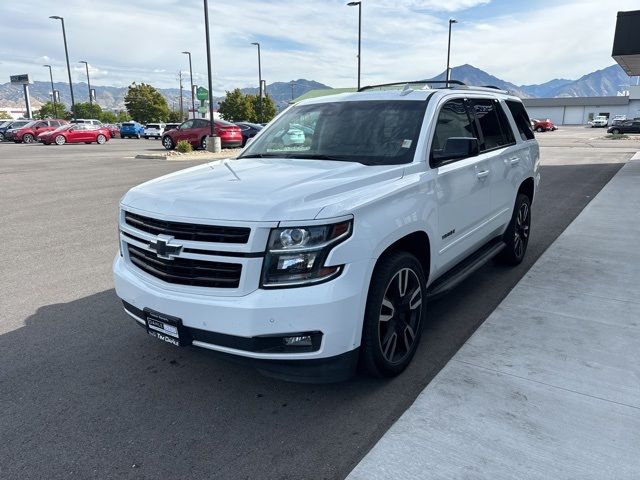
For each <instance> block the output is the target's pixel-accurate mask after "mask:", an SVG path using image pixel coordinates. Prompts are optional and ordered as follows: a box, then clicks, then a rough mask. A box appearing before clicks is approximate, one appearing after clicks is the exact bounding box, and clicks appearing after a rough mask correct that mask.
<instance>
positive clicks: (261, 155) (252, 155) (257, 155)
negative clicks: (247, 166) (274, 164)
mask: <svg viewBox="0 0 640 480" xmlns="http://www.w3.org/2000/svg"><path fill="white" fill-rule="evenodd" d="M278 157H282V155H281V154H279V153H249V154H247V155H240V156H239V157H238V159H240V158H278Z"/></svg>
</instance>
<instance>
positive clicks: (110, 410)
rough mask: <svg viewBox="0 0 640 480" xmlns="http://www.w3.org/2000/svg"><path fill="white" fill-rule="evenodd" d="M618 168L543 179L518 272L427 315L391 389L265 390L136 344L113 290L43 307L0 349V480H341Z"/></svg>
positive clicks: (188, 357)
mask: <svg viewBox="0 0 640 480" xmlns="http://www.w3.org/2000/svg"><path fill="white" fill-rule="evenodd" d="M618 168H620V165H615V164H611V165H604V164H591V165H579V166H576V165H573V166H545V167H543V175H544V177H543V178H544V179H545V180H544V182H543V184H542V186H541V189H540V192H539V198H537V199H536V203H534V207H533V215H534V219H535V220H534V221H536V222H537V223H536V229H535V230H534V231H533V234H532V241H531V244H530V246H529V252H528V254H527V257H526V259H525V262H524V263H523V264H522V265H520V266H519V267H517V268H513V269H509V268H506V267H502V266H499V265H496V264H494V263H492V262H490V263H489V264H487V265H485V266H484V267H483V268H482V269H480V270H479V271H478V272H476V273H475V274H474V275H473V276H472V277H470V278H469V279H468V280H467V281H465V282H464V283H463V284H461V285H460V286H459V287H458V288H457V289H456V290H454V291H453V292H451V293H450V294H448V295H447V296H445V297H442V298H441V299H439V300H437V301H435V302H431V303H430V304H429V305H428V315H429V319H428V322H427V324H426V325H425V328H424V332H423V338H422V342H421V345H420V347H419V349H418V352H417V354H416V357H415V359H414V361H413V363H412V364H411V365H410V367H409V368H408V369H407V371H406V372H404V373H403V374H402V375H401V376H400V377H397V378H394V379H391V380H378V379H371V378H366V377H362V376H358V377H356V378H354V379H352V380H350V381H348V382H343V383H339V384H330V385H305V384H294V383H286V382H282V381H278V380H273V379H270V378H267V377H264V376H262V375H261V374H259V373H258V372H257V371H256V370H254V369H252V368H249V367H245V366H241V365H238V364H235V363H230V362H228V361H225V360H223V359H220V358H219V357H218V356H216V355H213V354H212V352H209V351H206V350H202V349H197V348H176V347H173V346H171V345H168V344H165V343H163V342H159V341H157V340H155V339H153V338H151V337H149V336H148V335H147V334H146V333H145V331H144V330H143V329H142V328H140V327H139V326H138V325H137V324H136V322H135V321H134V320H133V319H131V318H130V317H129V316H127V315H126V314H125V313H124V312H123V310H122V305H121V303H120V301H119V300H118V298H117V297H116V295H115V292H114V291H113V290H106V291H103V292H100V293H96V294H94V295H90V296H87V297H84V298H80V299H77V300H74V301H71V302H68V303H58V304H52V305H47V306H43V307H41V308H39V309H38V310H37V311H36V312H35V313H34V314H33V315H31V316H30V317H29V318H27V319H26V321H25V325H24V326H23V327H21V328H18V329H16V330H13V331H10V332H8V333H5V334H3V335H0V406H1V408H0V438H1V440H2V441H1V442H0V445H1V446H0V477H1V478H2V479H5V478H6V479H10V478H20V479H28V478H47V479H50V480H53V479H57V478H60V479H68V478H96V479H104V478H150V479H156V478H192V479H195V478H221V479H227V478H228V479H240V478H252V479H253V478H255V479H267V478H268V479H271V478H276V479H316V478H318V479H320V478H344V476H345V475H346V474H347V473H348V472H349V471H350V470H351V468H353V466H355V464H356V463H357V462H358V461H359V460H360V459H361V458H362V456H363V455H365V454H366V453H367V451H368V450H369V449H370V448H371V447H372V446H373V444H374V443H375V442H376V441H377V440H378V438H379V437H380V436H381V435H382V434H383V433H384V432H385V431H386V430H387V428H388V427H389V426H390V425H391V424H392V423H393V422H394V421H395V420H396V419H397V418H398V417H399V416H400V415H401V414H402V413H403V411H404V410H405V409H406V408H407V407H408V406H409V405H410V404H411V403H412V402H413V400H414V399H415V397H416V395H417V394H418V393H419V392H420V391H421V390H422V389H423V388H424V387H425V386H426V384H427V383H428V382H429V381H430V380H431V379H432V378H433V377H434V376H435V375H436V374H437V372H438V371H439V370H440V369H441V368H442V367H443V366H444V365H445V364H446V362H447V361H448V359H449V358H451V356H452V355H453V354H455V352H456V351H457V350H458V349H459V347H460V346H461V345H462V344H463V343H464V342H465V341H466V340H467V338H468V337H469V336H470V335H471V334H472V333H473V332H474V331H475V329H476V328H477V327H478V326H479V325H480V324H481V323H482V322H483V321H484V319H485V318H486V317H487V315H489V314H490V313H491V312H492V311H493V309H494V308H495V307H496V306H497V305H498V304H499V303H500V301H501V300H502V299H503V298H504V296H505V295H506V294H507V293H508V292H509V291H510V290H511V288H513V286H514V285H515V284H516V283H517V281H518V280H519V279H520V278H521V277H522V275H523V274H524V273H525V272H526V271H527V270H528V269H529V267H530V266H531V265H532V264H533V263H534V262H535V260H536V259H537V258H538V256H539V255H541V254H542V253H543V252H544V250H546V248H547V247H548V246H549V245H550V244H551V243H552V242H553V240H554V239H555V238H556V237H557V236H558V235H559V234H560V233H561V232H562V231H563V230H564V228H565V227H566V226H567V225H568V224H569V223H570V222H571V221H572V220H573V218H575V216H576V215H577V214H578V213H579V212H580V211H581V210H582V209H583V208H584V206H585V205H586V204H587V203H588V202H589V201H590V200H591V198H593V196H594V195H595V194H596V193H597V192H598V191H599V190H600V188H601V187H602V185H604V184H605V183H606V182H607V181H608V180H609V179H610V178H611V176H613V175H614V174H615V172H616V171H617V170H618ZM566 185H571V188H566V187H565V186H566Z"/></svg>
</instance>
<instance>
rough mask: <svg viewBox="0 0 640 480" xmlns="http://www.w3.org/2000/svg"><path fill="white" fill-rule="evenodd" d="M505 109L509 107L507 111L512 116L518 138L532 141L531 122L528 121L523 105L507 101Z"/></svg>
mask: <svg viewBox="0 0 640 480" xmlns="http://www.w3.org/2000/svg"><path fill="white" fill-rule="evenodd" d="M507 107H509V111H510V112H511V115H513V119H514V120H515V121H516V125H517V126H518V132H519V133H520V138H522V140H525V141H526V140H532V139H533V130H532V129H531V121H530V120H529V115H527V111H526V110H525V108H524V105H522V103H520V102H514V101H513V100H507Z"/></svg>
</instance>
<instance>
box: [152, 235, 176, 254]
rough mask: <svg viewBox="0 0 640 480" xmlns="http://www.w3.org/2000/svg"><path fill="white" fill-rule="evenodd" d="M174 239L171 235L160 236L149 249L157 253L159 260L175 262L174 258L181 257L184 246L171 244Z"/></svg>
mask: <svg viewBox="0 0 640 480" xmlns="http://www.w3.org/2000/svg"><path fill="white" fill-rule="evenodd" d="M172 240H173V237H172V236H170V235H158V237H157V238H156V239H155V240H152V241H151V243H149V248H150V249H151V250H154V251H155V252H156V255H158V258H163V259H165V260H173V258H174V257H177V256H178V255H180V252H181V251H182V245H179V244H177V243H171V241H172Z"/></svg>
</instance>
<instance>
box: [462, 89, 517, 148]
mask: <svg viewBox="0 0 640 480" xmlns="http://www.w3.org/2000/svg"><path fill="white" fill-rule="evenodd" d="M471 104H472V106H473V112H474V113H475V116H476V119H477V120H478V123H479V124H480V131H481V132H482V139H481V143H480V151H481V152H484V151H487V150H493V149H495V148H500V147H504V146H506V145H509V144H510V143H512V142H510V141H509V138H508V136H507V135H506V134H505V132H503V131H502V126H501V125H500V119H499V117H498V106H499V105H498V101H497V100H491V99H474V100H472V102H471Z"/></svg>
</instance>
